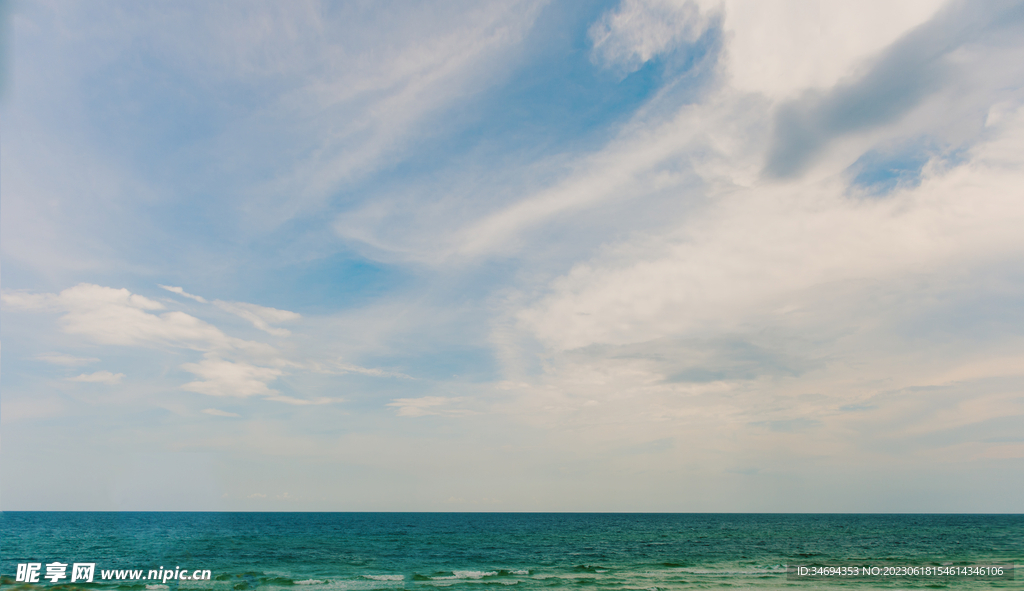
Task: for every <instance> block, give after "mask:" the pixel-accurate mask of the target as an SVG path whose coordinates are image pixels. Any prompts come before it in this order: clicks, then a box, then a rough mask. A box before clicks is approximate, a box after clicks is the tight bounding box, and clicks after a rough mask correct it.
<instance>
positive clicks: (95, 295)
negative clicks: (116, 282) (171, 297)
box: [2, 283, 274, 355]
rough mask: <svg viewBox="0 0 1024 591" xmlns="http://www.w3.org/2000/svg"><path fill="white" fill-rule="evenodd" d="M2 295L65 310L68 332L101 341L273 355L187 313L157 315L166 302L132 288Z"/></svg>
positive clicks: (84, 286) (12, 301)
mask: <svg viewBox="0 0 1024 591" xmlns="http://www.w3.org/2000/svg"><path fill="white" fill-rule="evenodd" d="M2 297H3V302H4V304H6V305H8V306H10V307H13V308H20V309H25V310H52V311H62V312H64V315H63V316H62V317H61V319H60V323H61V325H62V326H63V328H64V331H65V332H67V333H69V334H77V335H84V336H87V337H89V338H91V339H93V340H94V341H96V342H98V343H102V344H108V345H148V346H159V345H171V346H175V347H183V348H188V349H195V350H199V351H213V350H240V351H247V352H251V353H257V354H265V355H267V354H271V355H272V354H273V353H274V349H273V348H272V347H270V346H269V345H265V344H263V343H257V342H253V341H244V340H242V339H237V338H234V337H229V336H227V335H225V334H224V333H223V332H221V331H220V329H218V328H217V327H215V326H212V325H210V324H207V323H206V322H203V321H202V320H200V319H198V318H196V317H194V316H190V315H189V314H185V313H184V312H177V311H170V312H164V313H162V314H152V313H150V312H152V311H158V310H163V309H165V308H164V305H163V304H161V303H160V302H157V301H154V300H151V299H148V298H146V297H144V296H140V295H137V294H133V293H131V292H129V291H128V290H127V289H114V288H110V287H103V286H99V285H92V284H88V283H81V284H78V285H76V286H74V287H70V288H68V289H65V290H64V291H62V292H60V293H59V294H30V293H26V292H7V291H5V292H3V294H2Z"/></svg>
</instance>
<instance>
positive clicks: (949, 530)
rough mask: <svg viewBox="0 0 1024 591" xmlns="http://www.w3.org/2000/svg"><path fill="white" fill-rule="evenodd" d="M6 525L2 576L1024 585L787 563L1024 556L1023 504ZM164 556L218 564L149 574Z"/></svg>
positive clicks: (382, 582) (81, 516)
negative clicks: (909, 509) (964, 511)
mask: <svg viewBox="0 0 1024 591" xmlns="http://www.w3.org/2000/svg"><path fill="white" fill-rule="evenodd" d="M0 530H2V540H3V541H2V546H0V550H2V565H0V569H2V570H0V574H2V576H3V587H4V588H5V589H18V588H21V589H40V588H43V587H47V588H49V587H57V586H61V587H62V588H82V589H126V590H127V589H139V590H143V589H152V590H162V589H168V590H175V589H180V590H182V591H184V590H186V589H197V590H198V589H217V590H223V591H231V590H239V591H241V590H248V589H261V590H264V589H265V590H277V589H290V590H291V591H298V588H301V589H302V591H340V590H347V589H433V588H438V587H444V588H451V589H452V590H453V591H454V590H460V589H485V588H490V589H494V588H504V587H506V586H511V587H515V588H516V589H589V588H600V589H708V588H715V589H719V588H727V587H736V588H743V589H763V588H782V587H787V588H799V589H807V590H811V589H833V588H839V587H843V588H855V589H873V588H879V589H911V588H920V589H926V588H956V589H990V588H1000V589H1024V578H1022V577H1024V572H1022V571H1021V570H1020V569H1018V570H1017V571H1016V572H1015V575H1016V576H1015V577H1014V578H1012V579H1011V578H1010V577H1009V576H1008V575H1009V573H1010V572H1011V571H1010V570H1007V572H1006V574H1004V576H1002V577H990V578H982V577H977V576H952V577H950V576H931V577H924V576H919V577H912V576H888V577H886V576H869V577H859V578H850V577H847V578H839V577H835V578H828V579H813V580H810V579H794V578H793V577H791V576H790V577H788V576H787V570H786V567H787V566H795V565H845V566H848V567H852V566H878V567H885V566H918V567H923V566H939V565H943V564H945V565H992V564H1011V565H1012V564H1014V563H1016V564H1018V565H1022V564H1024V516H1021V515H781V514H765V515H751V514H592V513H583V514H565V513H538V514H525V513H456V514H452V513H56V512H45V513H29V512H5V513H3V514H2V517H0ZM53 562H60V563H65V564H68V565H69V567H68V572H67V575H68V577H67V578H65V579H63V580H59V581H58V582H57V583H56V584H54V583H51V582H50V581H47V580H45V579H43V578H42V577H41V578H40V582H37V583H22V582H18V581H16V580H15V579H16V576H15V575H16V569H17V565H18V564H28V563H40V564H42V565H43V566H42V575H43V576H45V574H46V566H45V565H46V564H49V563H53ZM76 562H78V563H95V564H96V567H95V569H96V571H95V576H94V580H93V583H84V584H83V583H80V582H76V583H73V584H72V583H70V570H71V568H72V567H71V566H70V565H72V564H73V563H76ZM161 568H162V569H164V570H165V571H166V570H168V569H172V570H173V569H176V568H177V569H178V570H179V571H180V570H185V571H186V572H188V573H194V572H195V571H196V570H199V571H202V570H209V571H210V579H209V580H197V581H194V580H178V579H173V578H172V579H170V580H167V581H163V579H162V578H161V580H155V581H154V580H146V579H145V577H146V576H148V573H149V570H151V569H152V570H157V569H161ZM118 570H126V571H129V572H128V573H125V574H126V575H129V576H128V577H120V578H118V577H117V574H118V573H117V572H116V571H118ZM132 570H139V571H141V576H142V578H141V579H138V580H135V579H132V578H131V577H130V575H131V573H130V571H132ZM111 571H115V572H113V573H111ZM103 572H107V573H108V574H111V575H112V576H114V577H115V578H117V579H118V580H114V579H108V580H103V578H102V574H101V573H103ZM157 574H159V573H157ZM200 576H201V573H200ZM495 586H498V587H495Z"/></svg>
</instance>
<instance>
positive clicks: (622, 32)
mask: <svg viewBox="0 0 1024 591" xmlns="http://www.w3.org/2000/svg"><path fill="white" fill-rule="evenodd" d="M707 25H708V15H707V14H706V13H705V14H702V13H701V10H700V7H699V6H698V4H697V3H696V2H692V1H688V0H682V1H681V0H623V1H622V2H621V3H620V4H619V7H618V8H617V9H616V10H614V11H609V12H607V13H605V15H604V16H603V17H602V18H601V19H600V20H599V21H598V22H596V23H594V25H593V26H592V27H591V28H590V39H591V41H592V42H593V44H594V58H595V60H596V61H600V62H604V63H605V64H606V65H608V66H617V67H620V68H622V69H624V70H625V71H627V72H632V71H634V70H637V69H638V68H640V66H642V65H643V64H644V63H645V62H647V61H648V60H650V59H651V58H653V57H655V56H657V55H659V54H661V53H664V52H666V51H671V50H672V49H675V48H676V47H678V46H679V45H681V44H683V43H692V42H694V41H696V40H697V38H698V37H700V35H701V33H703V32H704V30H705V29H706V28H707Z"/></svg>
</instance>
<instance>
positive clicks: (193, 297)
mask: <svg viewBox="0 0 1024 591" xmlns="http://www.w3.org/2000/svg"><path fill="white" fill-rule="evenodd" d="M157 287H161V288H163V289H166V290H167V291H169V292H172V293H176V294H178V295H180V296H183V297H186V298H189V299H190V300H195V301H197V302H200V303H203V304H205V303H206V298H204V297H202V296H197V295H192V294H190V293H186V292H185V290H184V289H182V288H180V287H172V286H170V285H160V284H159V283H158V284H157Z"/></svg>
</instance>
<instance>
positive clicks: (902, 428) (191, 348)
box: [0, 0, 1024, 512]
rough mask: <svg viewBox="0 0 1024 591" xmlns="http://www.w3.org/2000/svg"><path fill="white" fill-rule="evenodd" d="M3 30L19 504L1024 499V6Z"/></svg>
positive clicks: (316, 5)
mask: <svg viewBox="0 0 1024 591" xmlns="http://www.w3.org/2000/svg"><path fill="white" fill-rule="evenodd" d="M6 14H7V17H6V19H7V20H6V23H5V29H4V32H3V35H4V37H5V44H4V49H3V51H4V68H3V71H4V76H5V78H4V80H3V86H2V93H3V94H2V97H0V100H2V104H0V109H2V112H0V116H2V119H0V121H2V125H3V133H2V136H0V143H2V145H0V175H2V184H0V192H2V195H0V196H2V199H0V230H2V231H0V255H2V270H3V276H2V280H3V291H2V295H3V299H2V308H0V313H2V331H3V332H2V343H3V355H2V372H0V380H2V399H0V405H2V406H0V422H2V448H0V466H2V471H3V473H4V475H5V476H4V478H3V480H2V481H0V508H2V509H4V510H19V509H24V510H31V509H38V510H272V511H289V510H339V511H346V510H353V511H359V510H397V511H405V510H416V511H836V512H845V511H850V512H859V511H871V512H888V511H893V512H918V511H920V512H947V511H948V512H1019V511H1022V510H1024V505H1022V500H1021V496H1020V494H1019V491H1020V490H1022V489H1024V305H1022V302H1024V272H1022V270H1024V265H1022V262H1024V238H1022V236H1024V234H1022V233H1021V232H1020V228H1021V227H1024V200H1022V199H1021V195H1024V86H1022V85H1024V4H1021V3H1019V2H987V3H966V2H953V3H946V2H939V1H931V0H920V1H907V2H901V3H898V4H896V5H893V4H892V3H887V2H860V3H829V2H822V3H816V2H796V1H791V0H772V1H764V2H758V3H749V2H738V1H731V0H726V1H724V2H723V1H712V0H700V1H675V0H622V1H621V2H615V1H611V2H558V3H548V2H542V1H523V2H497V3H490V2H479V1H475V2H444V1H438V2H428V3H387V2H376V3H355V2H352V3H339V2H312V1H309V2H303V1H296V2H287V3H282V2H217V3H210V2H149V3H136V2H99V3H97V2H44V1H38V2H30V1H20V2H13V3H10V4H9V6H8V10H7V13H6Z"/></svg>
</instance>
